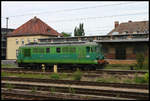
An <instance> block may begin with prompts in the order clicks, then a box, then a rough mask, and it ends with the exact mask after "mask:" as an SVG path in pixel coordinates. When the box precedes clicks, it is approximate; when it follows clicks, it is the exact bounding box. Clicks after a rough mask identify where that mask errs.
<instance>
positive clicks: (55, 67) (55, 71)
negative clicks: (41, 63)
mask: <svg viewBox="0 0 150 101" xmlns="http://www.w3.org/2000/svg"><path fill="white" fill-rule="evenodd" d="M54 73H57V65H54Z"/></svg>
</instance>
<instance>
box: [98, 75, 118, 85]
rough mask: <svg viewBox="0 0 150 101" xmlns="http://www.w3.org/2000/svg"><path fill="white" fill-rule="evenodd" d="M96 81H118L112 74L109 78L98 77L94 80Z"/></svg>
mask: <svg viewBox="0 0 150 101" xmlns="http://www.w3.org/2000/svg"><path fill="white" fill-rule="evenodd" d="M96 81H97V82H104V83H116V82H119V80H118V79H117V78H116V77H114V76H111V77H109V78H98V79H97V80H96Z"/></svg>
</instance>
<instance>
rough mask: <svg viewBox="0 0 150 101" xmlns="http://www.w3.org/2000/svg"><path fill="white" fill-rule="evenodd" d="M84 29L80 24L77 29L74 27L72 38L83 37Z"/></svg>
mask: <svg viewBox="0 0 150 101" xmlns="http://www.w3.org/2000/svg"><path fill="white" fill-rule="evenodd" d="M84 35H85V33H84V28H83V23H81V24H80V25H79V28H78V27H75V29H74V36H84Z"/></svg>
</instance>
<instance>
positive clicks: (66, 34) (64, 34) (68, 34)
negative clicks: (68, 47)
mask: <svg viewBox="0 0 150 101" xmlns="http://www.w3.org/2000/svg"><path fill="white" fill-rule="evenodd" d="M61 34H62V35H63V36H64V37H70V36H71V33H67V32H61Z"/></svg>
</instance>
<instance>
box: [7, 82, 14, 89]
mask: <svg viewBox="0 0 150 101" xmlns="http://www.w3.org/2000/svg"><path fill="white" fill-rule="evenodd" d="M14 87H15V86H14V85H12V84H9V83H8V84H6V88H7V89H8V90H12V89H13V88H14Z"/></svg>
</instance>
